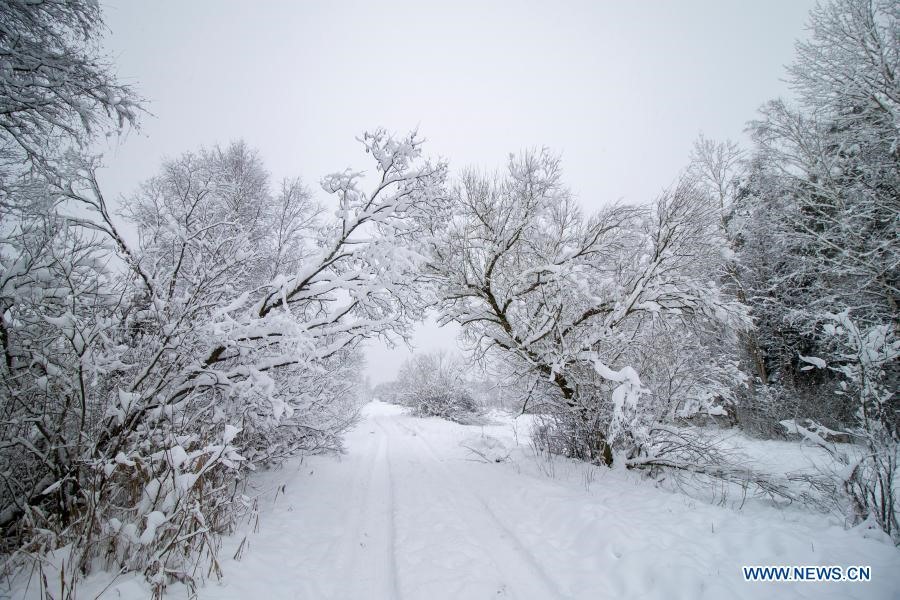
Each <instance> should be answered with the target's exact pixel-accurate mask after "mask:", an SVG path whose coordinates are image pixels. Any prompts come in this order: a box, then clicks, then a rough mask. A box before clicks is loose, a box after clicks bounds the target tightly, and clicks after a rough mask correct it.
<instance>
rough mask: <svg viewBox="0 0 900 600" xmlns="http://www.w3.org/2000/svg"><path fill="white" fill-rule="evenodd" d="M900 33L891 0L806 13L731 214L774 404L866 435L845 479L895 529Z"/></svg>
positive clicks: (861, 511)
mask: <svg viewBox="0 0 900 600" xmlns="http://www.w3.org/2000/svg"><path fill="white" fill-rule="evenodd" d="M898 31H900V10H898V7H897V4H896V2H889V1H881V0H834V1H832V2H830V3H828V4H824V5H821V6H819V7H817V8H816V9H814V10H813V11H812V13H811V20H810V33H811V35H810V37H809V39H808V40H807V41H805V42H802V43H800V44H798V46H797V58H796V60H795V62H794V64H793V65H792V66H791V67H790V69H789V73H790V82H791V84H792V86H793V88H794V90H795V92H796V93H797V95H798V96H799V100H800V104H799V106H797V107H793V106H790V105H789V104H788V103H786V102H784V101H781V100H778V101H772V102H770V103H768V104H767V105H766V106H765V107H764V108H763V110H762V118H760V119H759V120H757V121H754V122H752V123H751V126H750V131H751V134H752V137H753V141H754V143H755V148H754V151H753V153H752V155H751V157H750V159H749V161H748V166H747V173H746V175H745V183H744V184H743V186H742V189H741V190H740V192H739V193H738V194H737V195H736V201H735V208H734V211H733V218H732V220H731V222H730V223H729V228H730V231H731V235H732V239H733V240H734V242H735V249H736V250H737V262H736V264H737V266H738V269H737V276H738V278H739V280H740V283H741V285H742V288H743V289H744V290H745V291H746V297H747V302H748V304H749V305H750V306H751V309H752V312H753V316H754V318H755V321H756V323H757V325H758V328H757V339H758V340H759V346H760V348H761V350H762V352H763V355H764V362H765V370H766V372H767V373H768V383H769V384H770V389H769V390H768V392H770V393H772V395H774V397H776V398H778V399H779V400H780V402H779V403H778V405H776V406H775V407H774V408H775V411H774V412H776V413H777V412H779V411H780V412H781V415H779V416H781V418H785V417H787V416H790V417H812V418H814V419H819V420H822V421H825V422H826V423H827V424H828V425H829V426H831V427H840V428H847V429H849V430H851V431H852V432H854V433H855V434H856V435H857V439H858V440H861V441H864V442H865V444H866V447H867V457H866V458H865V459H864V460H862V461H861V462H860V463H859V464H858V465H857V467H856V469H855V470H853V474H852V476H851V478H850V479H848V480H847V481H845V482H844V484H845V488H846V489H847V490H848V491H849V492H850V494H851V496H852V497H853V499H854V502H855V503H856V505H857V513H858V514H857V516H858V517H860V518H864V517H866V516H868V515H870V514H871V515H874V516H875V517H876V519H877V520H878V522H879V524H880V525H881V526H882V527H883V528H884V529H885V530H886V531H888V532H889V533H892V534H893V535H895V536H896V535H897V517H896V505H895V504H894V502H895V501H894V500H893V498H894V497H895V496H896V491H895V490H894V487H895V486H894V485H893V483H892V482H893V477H894V471H895V469H896V462H897V458H896V457H897V440H898V414H900V412H898V398H897V395H896V392H895V390H896V382H897V380H898V376H900V374H898V368H897V361H896V360H882V359H880V358H878V357H882V356H888V355H889V354H890V352H888V350H886V349H890V348H892V347H893V344H895V342H893V341H892V340H893V338H894V336H895V335H896V328H897V322H898V315H897V292H898V266H900V250H898V249H900V244H898V231H900V203H898V200H897V199H898V198H900V149H898V148H900V146H898V142H900V112H898V107H900V103H898V99H900V80H898V65H900V35H898ZM837 316H839V317H837ZM836 318H837V319H838V320H839V325H838V326H837V327H838V328H839V329H840V330H841V332H842V333H841V335H835V333H834V332H835V328H836V325H835V319H836ZM876 341H877V343H876ZM824 365H827V368H821V367H823V366H824ZM876 390H882V391H883V390H889V391H887V392H879V391H876ZM885 498H887V499H888V501H887V502H885Z"/></svg>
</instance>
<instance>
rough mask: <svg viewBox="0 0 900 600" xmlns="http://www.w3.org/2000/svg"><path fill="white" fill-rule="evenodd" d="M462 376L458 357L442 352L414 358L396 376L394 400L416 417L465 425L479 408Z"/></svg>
mask: <svg viewBox="0 0 900 600" xmlns="http://www.w3.org/2000/svg"><path fill="white" fill-rule="evenodd" d="M464 375H465V365H464V363H463V361H462V359H461V358H460V357H458V356H452V355H449V354H447V353H446V352H442V351H439V352H432V353H428V354H419V355H416V356H413V357H412V358H411V359H409V360H407V361H406V362H405V363H404V364H403V366H401V367H400V371H399V372H398V373H397V384H396V400H397V401H398V402H399V403H400V404H403V405H405V406H409V407H410V408H412V410H413V414H415V415H419V416H428V417H441V418H443V419H449V420H451V421H458V422H461V423H464V422H468V421H470V420H471V419H472V417H474V416H475V415H476V414H477V413H478V412H479V411H480V407H479V406H478V403H477V402H476V401H475V399H474V397H473V396H472V393H471V392H470V391H469V389H468V385H467V382H466V380H465V377H464Z"/></svg>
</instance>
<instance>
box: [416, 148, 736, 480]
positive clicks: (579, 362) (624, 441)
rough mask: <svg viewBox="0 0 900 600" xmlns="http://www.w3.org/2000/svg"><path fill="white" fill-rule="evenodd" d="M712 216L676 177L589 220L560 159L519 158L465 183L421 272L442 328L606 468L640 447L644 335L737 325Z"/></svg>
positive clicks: (703, 200) (711, 204) (706, 203)
mask: <svg viewBox="0 0 900 600" xmlns="http://www.w3.org/2000/svg"><path fill="white" fill-rule="evenodd" d="M719 215H720V211H719V209H718V206H717V203H716V202H715V201H714V200H713V199H712V198H711V197H710V196H709V195H708V194H704V193H702V192H701V191H700V190H699V189H698V188H697V186H695V185H694V184H693V182H692V181H690V180H687V179H686V180H683V181H682V182H681V183H680V184H679V185H678V186H676V187H675V188H674V189H673V190H671V191H669V192H667V193H666V194H664V195H663V196H662V197H661V198H660V199H659V200H658V201H657V202H656V203H655V204H654V205H652V206H645V207H632V206H618V205H615V206H611V207H608V208H606V209H604V210H602V211H600V212H599V213H597V214H595V215H592V216H589V217H588V216H585V215H583V213H582V212H581V210H580V209H579V208H578V206H577V203H576V201H575V199H574V197H573V196H572V194H571V193H570V192H569V191H568V190H567V189H566V188H565V187H564V186H563V185H562V182H561V171H560V167H559V161H558V159H556V158H555V157H553V156H552V155H551V154H549V153H548V152H546V151H543V152H540V153H530V152H529V153H525V154H524V155H522V156H519V157H511V159H510V162H509V167H508V172H507V174H506V175H505V176H502V177H501V176H496V177H493V178H492V177H487V176H484V175H481V174H478V173H474V172H469V173H467V174H465V175H464V176H463V177H462V180H461V182H460V184H459V185H458V187H457V188H456V190H455V192H454V194H453V196H452V201H451V205H450V207H449V208H448V213H447V214H446V215H444V216H443V217H442V218H440V219H438V220H437V221H436V222H435V224H434V227H433V229H434V231H433V235H434V243H433V245H432V249H431V258H430V261H429V263H428V267H427V268H428V273H429V275H430V276H431V277H432V279H433V281H434V283H435V285H436V287H437V290H438V292H437V293H438V303H439V307H440V310H441V311H442V319H443V320H444V321H451V320H452V321H456V322H458V323H459V324H461V325H462V327H463V335H464V336H465V338H466V339H467V340H468V341H469V342H470V343H471V344H472V345H473V347H474V349H475V351H476V355H480V354H484V353H487V352H492V353H494V355H495V356H500V357H502V358H503V359H505V360H506V361H507V362H508V363H509V368H510V369H511V370H513V371H514V372H516V373H517V374H518V375H519V376H520V377H522V378H523V379H527V380H528V381H529V382H530V388H531V390H532V392H533V393H534V394H536V395H537V396H539V397H540V398H542V399H544V400H545V401H546V402H548V403H549V404H550V405H551V406H553V407H554V408H555V409H556V410H557V411H558V412H559V413H560V414H562V415H565V418H566V419H567V422H568V425H567V426H569V427H571V428H572V439H573V447H572V448H571V450H570V451H571V452H572V453H573V454H576V455H578V456H581V457H583V458H587V459H589V460H594V461H599V462H603V463H606V464H610V463H611V462H612V444H617V445H620V446H621V447H623V448H626V449H628V450H629V451H634V449H635V447H636V446H637V445H639V442H635V440H634V439H633V436H634V435H635V434H637V435H640V433H639V432H637V429H640V427H641V426H640V424H639V421H640V420H641V418H643V417H642V415H644V414H646V413H647V412H648V411H647V410H645V409H646V406H645V405H643V404H641V402H640V397H641V395H642V393H643V392H644V391H645V387H644V384H643V383H642V380H641V378H640V376H639V373H638V372H637V371H636V370H635V368H634V367H635V365H636V364H637V361H638V360H639V358H638V355H639V354H640V350H641V348H642V345H643V344H645V343H646V342H647V341H648V340H649V339H650V338H651V337H652V336H651V333H650V332H651V331H654V332H655V333H656V335H663V334H668V335H680V334H684V332H686V331H691V330H692V329H696V328H703V327H706V326H711V325H712V324H716V323H722V322H725V323H733V324H738V323H740V322H741V321H742V319H743V310H742V308H741V306H740V305H739V304H738V303H736V302H734V301H733V300H731V299H730V298H728V297H726V296H725V295H723V294H721V293H720V292H719V285H718V283H717V281H718V279H719V270H720V268H721V262H722V253H721V251H720V250H721V242H720V241H719V240H720V235H719V232H718V223H719V218H720V217H719ZM651 412H652V411H651Z"/></svg>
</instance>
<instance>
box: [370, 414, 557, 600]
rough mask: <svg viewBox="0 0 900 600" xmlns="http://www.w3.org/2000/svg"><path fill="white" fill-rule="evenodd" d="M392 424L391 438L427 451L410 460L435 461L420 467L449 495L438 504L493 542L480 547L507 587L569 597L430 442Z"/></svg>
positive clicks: (522, 593) (528, 594)
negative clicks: (445, 461)
mask: <svg viewBox="0 0 900 600" xmlns="http://www.w3.org/2000/svg"><path fill="white" fill-rule="evenodd" d="M388 425H389V426H390V428H391V429H392V430H393V436H392V434H391V433H389V432H388V430H387V428H385V427H384V425H381V426H382V429H383V430H384V432H385V434H386V435H388V437H394V438H395V439H398V440H404V442H406V443H408V445H410V446H415V447H416V448H419V449H421V450H422V451H423V452H416V451H413V452H409V453H408V454H409V456H410V457H415V456H421V455H423V454H424V455H426V456H428V457H429V458H430V459H431V460H429V461H428V463H427V464H426V463H422V462H421V461H417V462H416V464H418V465H419V466H421V467H422V472H423V473H428V477H430V478H432V479H434V481H435V482H436V484H437V485H435V486H434V487H435V488H436V489H442V490H445V492H446V493H443V494H440V495H439V496H437V497H436V498H435V501H436V502H440V503H443V504H444V505H446V506H447V508H448V509H449V510H450V511H451V512H452V514H453V515H454V516H456V517H457V520H458V521H459V522H460V523H461V524H463V525H464V526H465V527H466V528H467V530H468V532H470V533H472V534H473V535H472V537H473V538H479V539H481V540H490V543H486V544H479V546H482V548H483V550H484V552H485V553H486V554H487V555H488V557H489V558H490V560H491V562H492V563H493V564H494V565H495V566H496V567H497V569H498V570H499V571H500V573H501V575H502V578H503V581H504V583H505V585H507V586H509V587H510V588H512V589H513V590H515V592H514V595H515V597H519V598H540V599H542V600H543V599H551V598H560V599H562V598H566V596H565V595H564V594H563V593H562V592H561V590H560V588H559V586H558V585H557V584H556V582H555V581H553V579H552V578H550V576H549V575H548V574H547V572H546V571H545V569H544V568H543V567H542V566H541V564H540V563H539V562H538V560H537V559H536V558H535V556H534V555H533V554H532V553H531V552H530V551H529V550H528V549H527V548H526V547H525V545H524V544H523V543H522V541H521V539H520V538H519V537H518V536H517V535H516V534H515V532H514V531H512V530H511V529H510V528H509V527H507V526H506V525H505V524H504V523H503V522H502V521H501V520H500V519H499V518H498V517H497V515H496V513H495V512H494V511H493V510H492V509H491V508H490V506H489V505H488V504H487V502H485V501H484V499H483V498H481V497H480V496H479V495H477V494H476V493H474V492H473V491H472V490H471V489H470V488H469V487H468V486H466V485H464V484H463V482H462V481H461V480H460V478H459V477H458V476H456V475H455V474H453V473H451V472H450V470H449V469H448V468H447V467H446V466H444V464H443V459H441V458H440V457H439V456H438V454H437V453H436V452H435V451H434V449H433V447H432V446H431V444H430V443H428V441H427V440H425V439H424V438H423V437H422V436H420V435H419V434H418V433H417V432H414V431H413V430H411V429H410V428H409V427H406V426H405V425H403V424H402V423H400V422H399V421H397V420H394V419H392V420H391V421H390V422H389V423H388ZM401 429H402V430H405V431H406V432H408V433H403V432H402V431H400V430H401ZM410 434H411V435H410ZM412 437H414V438H416V441H415V442H413V441H412V440H411V439H410V438H412ZM429 469H433V471H429ZM434 472H439V474H438V475H439V476H438V477H435V475H434ZM423 491H424V490H423ZM465 497H468V498H469V499H470V500H471V502H470V503H469V504H470V505H472V507H474V508H475V510H471V509H469V510H467V508H470V507H466V506H463V502H462V500H463V499H464V498H465ZM485 526H487V527H485ZM491 529H492V530H494V532H495V535H491V534H489V533H486V530H491ZM498 593H500V592H498Z"/></svg>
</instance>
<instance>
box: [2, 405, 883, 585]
mask: <svg viewBox="0 0 900 600" xmlns="http://www.w3.org/2000/svg"><path fill="white" fill-rule="evenodd" d="M530 424H531V419H530V417H527V416H525V417H520V418H518V419H512V418H511V417H505V416H502V415H492V416H491V420H490V421H489V422H488V423H487V424H484V425H474V426H473V425H469V426H464V425H459V424H456V423H451V422H448V421H443V420H440V419H436V418H431V419H421V418H414V417H411V416H408V415H406V414H405V413H404V411H403V409H401V408H399V407H396V406H393V405H388V404H384V403H380V402H373V403H371V404H369V405H367V406H366V407H365V408H364V409H363V413H362V418H361V420H360V423H359V424H358V425H357V426H356V427H355V428H354V429H353V430H352V431H350V432H349V434H348V435H347V440H346V441H347V452H346V454H344V455H341V456H315V457H306V458H304V459H303V460H296V461H294V462H293V463H289V464H288V465H286V466H285V467H283V468H282V469H279V470H276V471H270V472H264V473H260V474H258V475H257V476H256V478H255V479H254V481H253V485H254V486H255V489H256V492H255V493H256V494H257V495H258V496H257V497H258V502H259V506H260V517H259V521H258V525H257V524H256V522H255V521H254V522H253V523H248V524H246V526H245V527H244V528H243V529H242V530H239V531H238V532H236V534H235V535H233V536H231V537H229V538H226V539H225V540H224V543H223V548H222V550H221V552H220V554H219V559H220V564H221V567H222V569H223V571H224V577H223V578H222V580H221V581H216V580H214V579H213V580H210V581H208V582H207V584H206V585H205V587H202V588H200V590H199V591H198V596H197V597H198V598H200V599H216V600H232V599H235V600H237V599H246V598H267V599H270V600H275V599H280V598H285V599H287V598H291V599H309V600H327V599H334V600H337V599H355V598H366V599H372V600H379V599H395V598H402V599H407V600H410V599H411V600H416V599H427V600H443V599H467V598H474V599H481V598H519V599H535V600H546V599H553V598H560V599H567V598H569V599H580V598H584V599H588V598H590V599H595V598H642V599H648V600H650V599H655V598H659V599H666V600H677V599H679V598H685V599H700V598H710V599H721V598H737V599H741V598H809V599H812V598H816V599H819V598H826V599H827V598H834V599H837V598H841V599H844V598H860V599H862V598H865V599H878V598H896V597H897V591H898V590H900V552H898V551H897V550H896V548H894V547H893V546H892V545H891V544H890V543H886V542H884V541H883V539H871V538H867V537H865V534H866V530H864V529H863V528H856V529H851V530H846V529H844V528H843V527H842V526H841V523H839V522H838V521H837V519H835V518H833V517H826V516H824V515H816V514H811V513H809V512H806V511H804V510H801V509H798V508H788V509H776V508H774V507H771V506H768V505H766V504H764V503H763V502H762V501H757V502H747V503H746V506H745V508H744V509H743V510H740V511H738V510H735V509H734V508H732V507H730V506H716V505H711V504H706V503H703V502H700V501H698V500H695V499H692V498H690V497H688V496H686V495H683V494H680V493H673V492H670V491H666V490H664V489H660V488H658V487H657V486H655V485H654V483H653V482H652V481H650V480H645V479H642V478H641V477H640V476H639V475H638V474H636V473H633V472H630V471H627V470H624V469H612V470H610V469H606V468H601V467H594V466H591V465H587V464H585V463H581V462H577V461H570V460H566V459H561V458H552V459H548V458H547V457H545V456H543V455H538V454H536V453H535V452H534V451H533V450H532V447H531V445H530V444H529V441H528V432H529V429H530ZM731 439H732V442H733V443H734V444H735V445H737V446H742V447H743V446H746V445H748V444H749V445H754V444H755V445H754V447H753V450H755V451H756V453H757V454H759V455H760V456H763V457H766V458H768V459H769V460H771V461H772V462H773V463H774V462H779V461H780V464H782V466H783V465H784V464H786V463H791V462H794V463H798V464H800V463H803V462H805V461H806V459H805V457H791V456H789V455H791V454H792V453H793V454H797V453H798V451H799V450H800V449H801V448H802V449H803V452H818V451H817V450H811V449H810V447H808V446H801V445H800V444H797V443H789V442H758V441H754V440H750V439H749V438H745V437H743V436H735V437H733V438H731ZM738 502H740V499H735V503H738ZM159 516H161V514H160V515H158V516H157V515H156V514H154V513H151V514H150V515H148V517H147V524H146V529H145V530H144V532H143V534H142V535H141V538H142V539H143V538H144V537H146V536H149V535H152V533H150V532H151V531H152V529H154V528H155V527H156V526H157V525H158V524H159V523H158V521H159ZM235 556H237V558H234V557H235ZM767 564H774V565H813V564H815V565H843V566H850V565H870V566H871V567H872V578H873V580H872V581H871V582H868V583H747V582H744V580H743V576H742V574H741V566H742V565H767ZM108 583H109V577H108V576H105V575H103V576H92V577H90V578H88V580H86V581H84V582H83V583H82V584H81V585H80V589H79V592H80V593H81V594H83V597H86V598H93V597H94V596H95V595H96V593H97V592H99V591H100V590H101V589H103V588H104V587H106V585H107V584H108ZM34 587H35V586H34V585H32V588H34ZM148 589H149V588H148V587H147V584H145V583H144V582H143V581H142V580H141V578H140V576H138V575H128V576H124V577H120V578H118V579H116V580H115V581H114V582H113V584H112V585H110V586H109V588H108V589H107V590H106V592H105V593H104V594H103V596H101V598H124V599H126V600H130V599H138V598H146V597H148V596H149V594H148ZM31 591H32V592H34V593H31V595H30V596H27V597H29V598H32V597H34V598H36V597H37V596H36V590H34V589H32V590H31ZM169 592H170V595H171V597H172V598H178V599H181V598H187V597H188V594H187V590H186V589H184V588H182V587H180V586H178V585H176V586H173V587H171V588H170V590H169ZM16 597H18V596H16Z"/></svg>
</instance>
